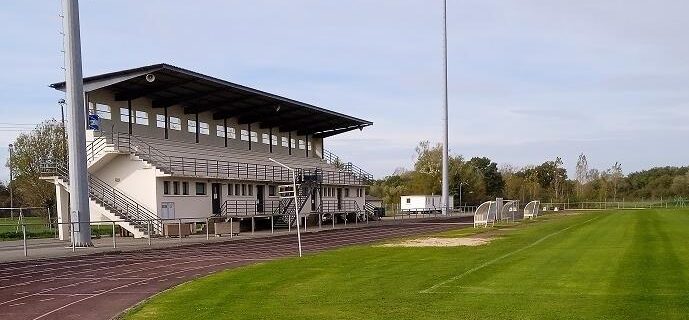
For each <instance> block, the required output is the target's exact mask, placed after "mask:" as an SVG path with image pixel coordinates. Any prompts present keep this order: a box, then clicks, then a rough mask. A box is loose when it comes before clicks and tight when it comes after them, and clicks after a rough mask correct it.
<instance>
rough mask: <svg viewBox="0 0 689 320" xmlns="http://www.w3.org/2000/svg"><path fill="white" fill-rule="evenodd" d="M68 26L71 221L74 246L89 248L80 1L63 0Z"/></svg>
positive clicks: (66, 69)
mask: <svg viewBox="0 0 689 320" xmlns="http://www.w3.org/2000/svg"><path fill="white" fill-rule="evenodd" d="M62 8H63V11H64V29H65V48H64V49H65V89H66V90H65V91H66V93H67V103H68V106H69V108H68V116H69V134H68V135H67V139H68V141H69V143H68V149H69V187H70V188H69V189H70V191H69V200H70V205H71V208H70V213H71V216H72V221H74V222H76V224H75V227H76V228H75V230H74V239H73V242H74V245H75V246H78V247H90V246H92V243H91V225H90V218H91V215H90V212H89V192H88V172H87V169H86V150H85V146H86V127H85V123H86V115H85V110H84V87H83V85H84V84H83V75H82V72H81V39H80V35H79V1H78V0H62Z"/></svg>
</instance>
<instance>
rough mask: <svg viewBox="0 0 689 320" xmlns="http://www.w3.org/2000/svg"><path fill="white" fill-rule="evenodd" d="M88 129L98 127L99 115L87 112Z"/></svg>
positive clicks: (96, 128)
mask: <svg viewBox="0 0 689 320" xmlns="http://www.w3.org/2000/svg"><path fill="white" fill-rule="evenodd" d="M89 129H91V130H99V129H100V117H99V116H98V115H97V114H89Z"/></svg>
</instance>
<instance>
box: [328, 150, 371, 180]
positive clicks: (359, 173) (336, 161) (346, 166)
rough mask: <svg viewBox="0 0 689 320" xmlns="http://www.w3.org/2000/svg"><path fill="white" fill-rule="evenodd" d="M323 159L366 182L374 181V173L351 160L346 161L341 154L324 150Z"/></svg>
mask: <svg viewBox="0 0 689 320" xmlns="http://www.w3.org/2000/svg"><path fill="white" fill-rule="evenodd" d="M323 160H324V161H325V162H326V163H328V164H331V165H333V166H335V167H337V168H338V169H341V170H343V171H345V172H348V173H350V174H352V175H354V176H355V177H356V178H358V179H359V180H360V181H362V182H364V183H370V182H371V181H373V175H372V174H370V173H368V172H366V171H364V170H363V169H361V168H359V167H358V166H356V165H354V164H353V163H351V162H344V161H343V160H342V159H341V158H340V157H339V156H337V155H335V154H334V153H332V152H330V151H329V150H323Z"/></svg>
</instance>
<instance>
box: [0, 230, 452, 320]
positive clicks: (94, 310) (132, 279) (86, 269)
mask: <svg viewBox="0 0 689 320" xmlns="http://www.w3.org/2000/svg"><path fill="white" fill-rule="evenodd" d="M452 222H457V220H456V218H455V219H453V221H452ZM460 227H462V225H459V224H441V223H435V224H431V223H414V224H411V223H410V224H401V225H383V226H376V227H362V228H357V229H335V230H324V231H320V232H310V233H304V234H302V245H303V250H304V252H305V253H315V252H319V251H323V250H327V249H332V248H338V247H342V246H347V245H352V244H365V243H371V242H375V241H380V240H383V239H390V238H395V237H403V236H410V235H418V234H422V233H428V232H437V231H443V230H448V229H456V228H460ZM295 255H296V237H295V235H294V234H291V235H280V236H275V237H269V238H255V239H246V240H233V241H228V242H221V243H217V242H216V243H212V244H210V243H209V244H193V245H188V246H180V247H174V248H164V249H148V250H141V251H131V252H111V253H102V254H93V255H85V256H78V257H67V258H54V259H42V260H34V261H21V262H9V263H2V264H0V319H13V320H20V319H80V320H86V319H111V318H113V317H116V316H117V315H119V314H120V313H121V312H123V311H124V310H126V309H127V308H130V307H131V306H133V305H135V304H136V303H138V302H139V301H142V300H144V299H146V298H148V297H150V296H152V295H154V294H156V293H158V292H160V291H163V290H165V289H167V288H170V287H172V286H175V285H178V284H180V283H183V282H186V281H189V280H192V279H195V278H198V277H201V276H204V275H207V274H210V273H214V272H218V271H221V270H225V269H230V268H235V267H239V266H243V265H247V264H251V263H254V262H256V261H265V260H274V259H277V258H281V257H288V256H295Z"/></svg>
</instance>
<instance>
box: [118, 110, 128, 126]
mask: <svg viewBox="0 0 689 320" xmlns="http://www.w3.org/2000/svg"><path fill="white" fill-rule="evenodd" d="M120 121H122V122H127V123H129V109H128V108H120Z"/></svg>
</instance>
